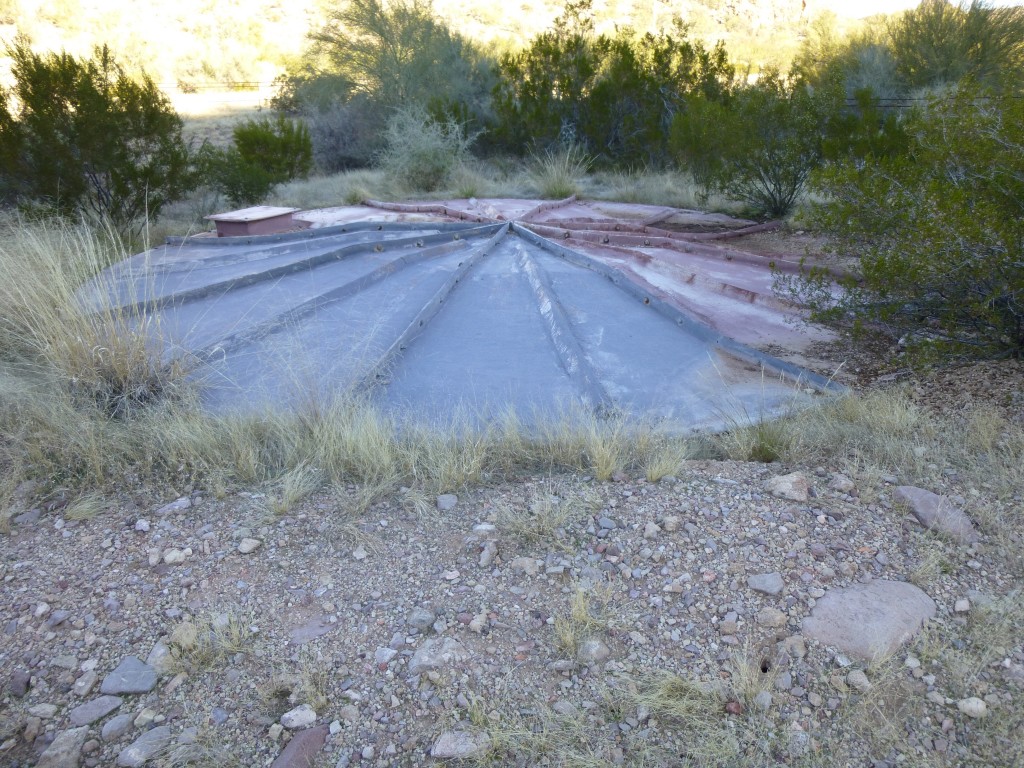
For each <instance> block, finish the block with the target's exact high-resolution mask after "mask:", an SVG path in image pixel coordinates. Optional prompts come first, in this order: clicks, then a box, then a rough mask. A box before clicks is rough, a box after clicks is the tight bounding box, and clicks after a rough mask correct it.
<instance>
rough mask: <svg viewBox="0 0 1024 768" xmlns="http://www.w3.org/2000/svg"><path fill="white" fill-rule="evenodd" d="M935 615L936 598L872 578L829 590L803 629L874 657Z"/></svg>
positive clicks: (851, 652) (833, 644) (889, 650)
mask: <svg viewBox="0 0 1024 768" xmlns="http://www.w3.org/2000/svg"><path fill="white" fill-rule="evenodd" d="M934 615H935V601H933V600H932V599H931V598H930V597H928V595H926V594H925V593H924V592H923V591H921V590H920V589H918V588H917V587H915V586H914V585H913V584H908V583H906V582H904V581H884V580H881V579H876V580H875V581H871V582H868V583H867V584H855V585H853V586H851V587H846V588H844V589H832V590H829V592H828V593H827V594H826V595H825V596H824V597H822V598H821V599H820V600H818V602H817V604H816V605H815V606H814V610H813V611H812V612H811V615H810V616H808V617H807V618H806V619H804V621H803V626H802V633H803V635H804V636H805V637H810V638H812V639H814V640H817V641H818V642H819V643H822V644H824V645H828V646H830V647H832V648H836V649H838V650H840V651H843V652H844V653H846V654H849V655H851V656H856V657H858V658H861V659H865V660H872V659H877V658H882V657H884V656H888V655H890V654H892V653H895V652H896V651H897V650H898V649H899V647H900V646H901V645H903V644H904V643H906V642H907V641H908V640H910V639H911V638H912V637H913V636H914V635H915V634H917V632H918V630H920V629H921V626H922V625H923V624H924V622H925V621H927V620H928V619H930V618H932V617H933V616H934Z"/></svg>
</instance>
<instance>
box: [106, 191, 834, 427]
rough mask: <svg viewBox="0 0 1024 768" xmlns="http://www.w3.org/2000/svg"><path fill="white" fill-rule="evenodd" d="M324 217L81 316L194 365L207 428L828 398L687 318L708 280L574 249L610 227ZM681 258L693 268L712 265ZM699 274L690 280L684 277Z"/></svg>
mask: <svg viewBox="0 0 1024 768" xmlns="http://www.w3.org/2000/svg"><path fill="white" fill-rule="evenodd" d="M471 202H472V203H474V204H475V203H476V201H471ZM505 202H506V203H507V202H508V201H505ZM573 205H574V206H576V208H579V206H580V205H581V204H578V203H573ZM508 207H509V205H506V208H508ZM523 207H524V208H525V207H526V206H523ZM479 209H480V206H479V205H478V208H477V210H479ZM338 210H339V211H342V210H344V211H347V212H349V213H346V214H345V215H340V214H336V215H335V216H334V217H333V219H332V218H330V217H327V216H324V215H323V214H321V218H320V219H319V220H317V223H318V224H320V225H321V226H320V228H314V229H310V230H306V231H304V232H301V233H292V234H287V235H279V236H267V237H252V238H222V239H216V238H191V239H187V240H184V241H175V242H169V243H168V244H167V245H164V246H162V247H160V248H156V249H154V250H152V251H149V252H147V253H144V254H140V255H138V256H136V257H133V258H132V259H130V260H128V261H126V262H124V263H122V264H119V265H116V266H115V267H113V268H111V269H110V270H108V271H107V273H105V274H104V275H103V276H101V278H100V280H99V281H98V283H97V284H96V285H94V286H92V293H91V295H90V297H89V300H92V301H98V300H109V299H110V297H114V301H115V302H116V303H117V304H118V305H119V306H122V307H125V308H131V309H132V310H133V311H135V312H138V313H139V315H140V317H141V318H145V322H146V323H147V327H148V328H150V329H151V332H152V334H153V337H154V339H155V340H159V341H158V342H155V343H161V344H164V345H165V354H166V355H168V356H172V355H182V356H186V357H187V358H188V359H189V360H191V361H193V362H194V363H195V365H196V371H195V376H196V377H197V379H198V380H199V381H200V382H201V384H202V391H203V398H204V402H205V404H206V405H207V406H208V407H209V408H210V409H212V410H215V411H225V410H230V409H247V408H253V407H263V406H265V405H268V404H269V405H274V406H287V405H289V404H293V405H294V404H302V403H306V402H309V400H310V398H325V397H329V396H331V395H332V394H334V393H339V392H345V391H350V390H360V391H364V392H367V393H369V394H370V395H371V396H372V397H373V398H375V399H376V400H378V401H379V403H380V404H382V405H383V406H385V407H386V408H388V409H391V410H393V411H395V412H398V413H401V414H407V415H408V416H409V417H410V418H412V419H415V420H416V421H430V420H433V419H447V418H449V417H450V416H451V415H452V414H454V413H455V412H460V413H463V414H470V415H472V416H473V417H474V418H478V419H480V420H481V421H486V420H487V419H489V418H492V417H494V416H495V415H497V414H499V413H504V412H506V411H508V410H510V409H511V410H514V411H515V412H516V413H517V414H518V415H519V416H520V417H521V418H523V419H524V420H525V421H526V422H527V423H529V422H531V421H532V420H535V419H537V418H547V417H551V416H555V415H558V414H562V413H565V412H571V411H573V410H574V409H579V408H584V409H588V410H593V411H595V412H597V413H601V414H605V413H621V412H624V413H628V414H632V415H636V416H644V417H652V418H655V419H657V420H659V421H662V422H663V423H665V425H666V426H668V427H670V428H673V429H679V430H687V429H694V428H715V427H720V426H721V425H723V424H727V423H729V422H731V421H733V420H743V419H747V418H757V417H759V416H761V415H762V414H764V413H774V412H777V411H779V410H780V409H782V408H785V407H789V406H791V405H793V404H794V403H795V402H798V401H800V400H801V399H806V398H807V397H808V394H807V391H808V389H821V388H827V387H828V386H829V385H828V383H827V382H825V381H823V380H822V379H820V377H817V376H814V375H813V374H808V373H807V372H804V371H801V370H800V369H798V368H795V367H793V366H791V365H788V364H786V363H783V362H781V361H779V360H776V359H774V358H772V357H769V356H767V355H765V354H763V353H761V352H758V351H756V350H754V349H752V348H750V347H748V346H745V345H744V344H742V343H740V342H738V341H736V340H735V339H734V338H731V337H730V336H727V335H725V334H723V333H722V332H721V330H720V329H719V328H716V327H715V324H714V319H713V317H712V319H710V320H709V318H708V317H707V316H702V313H701V312H700V311H699V307H698V309H697V311H689V309H690V308H691V307H692V306H694V303H695V302H696V303H697V304H699V301H700V295H701V294H700V286H701V283H702V282H704V283H707V282H708V281H711V282H712V283H714V281H715V280H717V279H718V278H716V277H715V276H714V274H713V272H714V270H713V269H710V270H709V269H708V268H707V267H706V266H705V267H703V268H702V267H700V266H699V265H698V266H696V267H694V266H692V265H691V266H688V267H686V268H685V269H684V270H683V271H684V272H686V275H687V276H684V278H683V279H681V280H680V281H679V283H680V285H679V286H678V290H675V291H672V290H671V286H669V290H668V291H667V292H666V291H665V290H657V289H656V288H655V286H654V285H652V282H653V281H648V280H647V279H645V278H644V277H642V276H640V277H638V275H637V271H638V270H637V269H630V268H625V269H624V268H623V264H624V262H625V261H628V260H629V256H630V253H631V250H630V249H631V248H632V249H637V248H642V249H646V250H647V251H648V253H645V254H644V256H643V258H641V259H640V260H639V261H636V260H634V262H635V263H634V264H633V266H634V267H636V265H637V264H641V263H642V264H643V265H645V268H646V269H647V273H648V274H653V272H652V270H651V264H652V263H654V262H656V261H658V256H657V254H658V253H659V252H660V253H662V254H663V258H662V259H661V261H660V262H658V263H662V266H663V267H664V268H665V269H669V268H671V269H681V268H682V267H680V266H679V264H678V263H677V262H678V261H679V258H680V255H679V254H680V249H679V248H676V246H675V243H674V241H666V242H664V243H662V242H661V241H658V242H650V240H649V237H648V236H647V235H643V234H641V235H637V237H643V238H644V239H645V240H647V242H636V243H634V242H632V241H630V240H628V238H627V239H626V240H621V238H620V241H621V242H619V244H618V245H616V243H615V242H612V241H611V240H610V238H609V237H608V236H601V237H600V238H597V242H590V241H588V240H587V239H586V237H585V236H584V235H585V233H584V234H581V232H582V231H583V230H585V231H586V232H587V233H589V232H591V231H608V230H609V228H608V227H605V228H604V230H602V229H601V227H602V226H604V224H603V223H602V222H606V221H609V220H610V221H615V220H618V219H616V218H615V217H614V216H608V215H605V216H604V217H603V219H594V218H593V217H592V218H588V219H587V220H586V221H587V224H586V225H585V227H583V230H580V228H579V224H578V220H577V219H573V221H574V222H577V224H576V226H577V229H576V230H573V232H572V233H570V232H569V231H568V230H567V231H566V234H565V235H564V236H561V237H560V238H559V237H557V236H556V237H555V238H551V235H552V232H550V231H548V230H546V229H545V227H546V226H551V225H552V222H554V224H555V225H557V224H558V219H557V216H555V215H554V213H553V210H554V209H553V208H551V209H544V210H537V209H536V208H535V209H534V210H533V211H532V212H531V213H530V214H529V216H528V217H531V218H532V219H533V221H532V223H533V224H537V219H541V220H542V221H541V222H540V225H539V226H536V227H535V231H531V230H530V229H527V228H524V227H523V226H520V225H519V224H511V225H510V224H508V223H506V222H504V221H502V220H501V219H502V218H505V217H503V216H501V215H500V214H499V213H497V210H498V209H497V208H496V207H495V206H493V205H492V206H490V207H487V208H485V209H483V210H484V211H485V212H486V215H481V216H478V217H473V218H476V219H477V220H476V221H472V222H470V221H463V222H458V221H456V219H458V218H463V219H466V218H470V217H468V216H460V215H456V214H453V211H452V210H447V209H446V210H444V211H443V212H440V213H438V212H436V211H435V212H434V213H433V215H431V213H430V212H428V213H427V214H418V215H398V214H395V213H394V212H391V213H389V214H387V215H386V216H382V217H381V219H383V218H387V219H390V220H387V221H385V220H379V219H378V220H376V221H375V220H367V221H362V222H352V221H348V222H346V223H343V224H340V225H339V224H334V225H333V226H331V225H329V224H330V223H331V222H332V221H334V222H337V221H339V220H340V221H343V222H345V219H346V216H351V215H352V214H351V213H350V212H351V211H352V210H353V209H338ZM355 210H357V211H358V210H361V212H362V214H363V215H364V216H366V217H372V216H373V214H374V213H379V211H376V209H373V208H365V209H355ZM573 212H575V211H573ZM515 213H518V212H517V211H513V216H514V215H515ZM591 213H593V212H592V211H591ZM666 213H667V214H669V215H672V212H671V210H670V209H669V210H668V211H666ZM312 218H314V219H315V216H314V217H312ZM508 218H512V216H510V217H508ZM563 218H564V217H563ZM396 219H398V220H396ZM323 224H328V226H323ZM314 226H316V225H314ZM591 228H594V229H593V230H591ZM537 232H542V233H544V234H545V235H547V236H548V237H542V236H541V235H540V234H537ZM570 234H572V235H573V236H574V237H572V238H570ZM576 235H579V238H582V239H579V238H577V237H575V236H576ZM622 237H625V236H622ZM590 240H591V241H593V240H595V238H590ZM659 247H662V251H659V250H658V248H659ZM689 247H690V246H687V248H689ZM693 248H695V249H696V250H698V251H699V252H698V253H696V254H694V255H693V256H692V258H693V259H695V260H697V261H698V262H699V261H700V260H701V259H703V260H704V261H705V262H706V261H708V260H709V259H713V257H714V255H715V254H714V252H713V251H707V248H710V246H704V250H700V248H698V247H697V246H693ZM673 249H674V250H673ZM585 251H589V253H588V252H585ZM709 253H710V255H709ZM674 262H675V265H674V266H673V264H674ZM626 266H627V267H628V265H626ZM655 266H657V265H655ZM735 266H736V267H737V268H739V271H742V269H745V268H746V269H749V267H744V266H743V265H739V264H737V265H735ZM722 268H723V269H726V268H727V265H725V264H724V263H723V266H722ZM700 269H703V272H702V276H701V279H700V280H697V279H695V277H694V276H690V272H687V271H686V270H690V271H692V270H698V271H699V270H700ZM655 271H656V270H655ZM762 271H763V270H762ZM695 274H696V273H695V272H694V275H695ZM709 275H710V277H709ZM739 279H740V280H742V279H744V278H743V276H742V275H740V277H739ZM661 287H662V288H664V287H665V285H664V281H662V285H661ZM737 290H739V289H737ZM742 290H744V291H747V292H748V293H750V289H747V288H744V289H742ZM695 291H696V293H695ZM723 293H728V292H723V291H718V292H717V293H716V292H714V291H708V295H709V296H715V297H717V298H715V299H714V300H713V301H712V302H711V303H714V302H715V301H717V302H718V303H717V305H716V306H715V308H712V309H710V310H709V311H710V312H711V315H712V316H715V315H716V313H717V316H719V317H725V316H730V315H729V310H728V308H727V307H726V308H725V309H723V307H722V305H721V302H720V301H719V299H720V298H721V295H722V294H723ZM101 295H102V296H104V297H105V298H103V299H100V298H99V297H100V296H101ZM755 303H756V302H754V301H752V300H749V299H748V298H747V297H746V296H743V297H742V299H741V301H740V302H739V304H740V306H741V307H743V309H742V311H748V310H747V309H746V307H747V306H748V305H753V304H755ZM140 322H141V320H140ZM794 384H797V386H794Z"/></svg>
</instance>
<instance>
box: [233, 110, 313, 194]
mask: <svg viewBox="0 0 1024 768" xmlns="http://www.w3.org/2000/svg"><path fill="white" fill-rule="evenodd" d="M233 134H234V139H235V149H236V150H237V152H238V155H239V157H240V159H241V161H242V163H244V164H245V165H248V166H252V167H254V168H259V169H260V170H262V171H264V172H265V173H266V174H267V175H268V176H269V177H270V178H271V179H273V180H274V182H275V183H281V182H285V181H291V180H292V179H295V178H303V179H304V178H306V177H307V176H309V172H310V171H311V170H312V169H313V142H312V141H311V140H310V136H309V129H308V128H307V127H306V126H305V124H303V123H302V122H301V121H298V120H292V119H290V118H287V117H285V116H284V115H278V116H277V117H276V118H275V119H273V120H271V119H270V118H262V119H260V120H246V121H245V122H244V123H241V124H240V125H237V126H235V129H234V131H233Z"/></svg>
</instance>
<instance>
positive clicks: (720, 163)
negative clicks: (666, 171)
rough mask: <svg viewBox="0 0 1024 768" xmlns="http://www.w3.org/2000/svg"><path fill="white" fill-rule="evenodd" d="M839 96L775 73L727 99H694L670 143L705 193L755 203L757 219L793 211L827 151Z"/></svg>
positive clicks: (674, 126)
mask: <svg viewBox="0 0 1024 768" xmlns="http://www.w3.org/2000/svg"><path fill="white" fill-rule="evenodd" d="M837 106H838V105H837V102H836V101H835V96H834V95H833V94H830V93H828V92H826V91H819V92H814V91H812V90H811V89H810V88H807V87H806V86H804V85H803V84H801V83H788V82H786V81H785V80H783V79H782V78H781V77H779V76H778V75H777V74H775V73H768V74H766V75H764V76H762V77H761V79H760V80H759V81H758V82H757V83H755V84H753V85H749V86H746V87H744V88H740V89H737V90H736V91H735V92H734V93H733V95H732V97H731V98H729V99H728V100H727V101H724V102H712V101H708V100H707V99H705V98H703V97H694V98H692V99H690V100H689V101H688V103H687V109H686V110H685V111H683V112H680V113H679V114H678V115H676V117H675V120H674V121H673V124H672V132H671V136H670V144H671V147H672V151H673V153H674V154H675V156H676V157H677V159H678V160H679V162H680V164H681V165H683V166H684V167H685V168H687V169H688V170H690V171H691V173H692V174H693V175H694V177H695V178H696V179H697V181H698V182H699V183H701V184H702V185H703V186H704V188H705V193H706V192H707V191H708V190H709V189H717V190H719V191H721V192H723V193H724V194H725V195H727V196H728V197H731V198H733V199H735V200H739V201H742V202H744V203H746V204H747V205H749V206H750V207H751V208H752V209H753V211H754V212H755V213H756V214H764V215H768V216H776V217H777V216H785V215H786V214H787V213H789V211H790V210H792V208H793V205H794V203H795V202H796V199H797V197H798V196H799V195H800V193H801V191H802V190H803V188H804V185H805V184H806V182H807V178H808V176H809V175H810V173H811V171H812V170H813V169H814V168H815V167H816V166H817V165H818V163H819V162H820V159H821V153H822V135H823V130H824V124H825V121H826V118H827V115H829V114H830V113H831V112H834V110H835V108H836V107H837Z"/></svg>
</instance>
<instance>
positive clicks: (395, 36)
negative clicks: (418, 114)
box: [274, 0, 494, 168]
mask: <svg viewBox="0 0 1024 768" xmlns="http://www.w3.org/2000/svg"><path fill="white" fill-rule="evenodd" d="M310 40H311V45H310V46H309V47H308V48H307V50H306V51H304V52H303V54H302V56H301V57H300V58H299V60H298V61H296V62H295V63H294V64H293V65H292V66H291V68H290V70H289V72H288V73H287V74H286V76H285V77H283V78H281V79H280V80H279V83H278V85H279V90H278V94H277V96H276V98H275V102H274V103H275V105H276V106H277V107H278V108H281V109H287V110H289V111H292V112H301V113H302V114H304V115H305V116H306V117H307V118H308V119H309V120H310V121H311V123H312V126H313V129H314V132H315V133H316V136H315V137H314V140H315V142H316V143H317V149H316V152H317V156H318V161H321V162H323V160H326V162H327V165H326V166H325V167H326V168H330V167H353V166H357V165H360V164H366V163H365V161H366V160H367V159H368V157H369V156H370V155H372V154H373V153H374V151H375V150H377V149H379V147H374V146H373V145H374V144H375V143H377V142H375V141H374V138H379V137H380V135H381V131H380V125H381V124H383V122H385V121H386V119H387V118H386V117H384V118H383V119H381V120H379V121H378V120H377V118H378V117H379V116H380V115H385V116H386V115H388V114H390V113H391V112H392V111H393V110H396V109H402V108H405V107H422V108H431V112H432V113H433V114H434V115H435V117H436V118H438V119H439V121H440V122H444V117H443V115H448V114H451V115H457V116H458V118H459V120H460V121H461V122H462V123H463V124H464V125H466V126H469V127H471V128H472V129H473V130H474V131H477V130H480V129H482V128H483V127H484V126H485V125H486V124H487V123H488V122H489V121H490V103H491V99H490V93H491V89H492V87H493V85H494V72H493V66H492V61H491V59H490V58H489V57H488V55H487V54H485V53H484V52H483V51H482V50H481V49H480V48H478V47H477V46H476V45H474V44H473V43H472V42H470V41H469V40H467V39H466V38H464V37H462V36H461V35H459V34H458V33H456V32H455V31H453V30H452V29H451V27H449V26H448V24H447V23H446V22H445V21H444V20H443V19H441V18H439V17H438V16H437V15H436V14H435V13H434V11H433V9H432V8H431V6H430V3H429V2H424V0H389V1H388V2H384V0H346V2H344V3H340V4H338V5H337V6H336V7H334V8H332V9H330V10H329V12H328V13H327V18H326V22H325V23H324V25H323V26H322V27H321V28H320V29H319V30H317V31H315V32H313V33H312V34H311V35H310ZM438 106H440V109H436V107H438ZM368 116H369V117H371V118H373V119H371V120H370V121H369V123H368V122H367V120H366V118H367V117H368ZM335 118H338V119H339V120H340V125H339V127H338V128H337V129H335V127H334V124H333V120H334V119H335ZM375 123H376V125H375ZM349 139H351V140H352V141H353V142H354V146H352V148H351V149H350V148H349V147H350V145H349V143H348V141H349Z"/></svg>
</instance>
